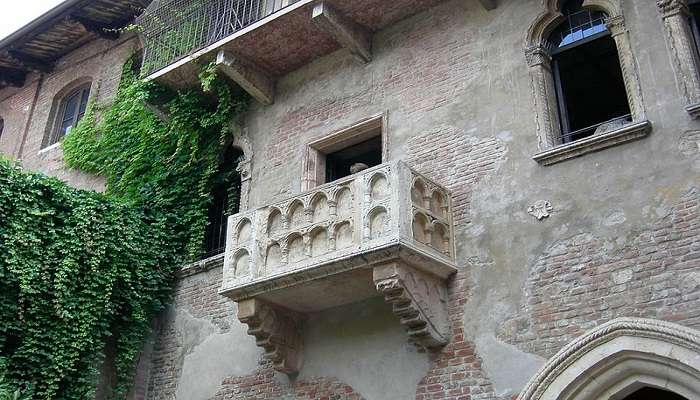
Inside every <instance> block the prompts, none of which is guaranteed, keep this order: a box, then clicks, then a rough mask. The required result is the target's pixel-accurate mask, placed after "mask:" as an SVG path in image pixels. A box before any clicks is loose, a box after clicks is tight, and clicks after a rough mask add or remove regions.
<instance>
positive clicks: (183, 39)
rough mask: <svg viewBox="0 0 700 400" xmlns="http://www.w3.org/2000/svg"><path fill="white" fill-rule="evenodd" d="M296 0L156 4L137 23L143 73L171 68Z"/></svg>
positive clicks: (184, 0)
mask: <svg viewBox="0 0 700 400" xmlns="http://www.w3.org/2000/svg"><path fill="white" fill-rule="evenodd" d="M294 2H296V0H155V1H153V2H152V3H151V5H150V6H149V7H148V8H147V9H146V11H145V12H144V14H143V15H141V16H140V17H139V18H138V20H137V25H138V26H139V29H140V30H141V34H142V37H143V39H144V55H143V67H142V73H143V75H144V76H148V75H151V74H153V73H155V72H157V71H159V70H161V69H163V68H165V67H167V66H168V65H170V64H173V63H174V62H176V61H178V60H180V59H182V58H184V57H186V56H188V55H190V54H192V53H194V52H196V51H197V50H200V49H203V48H205V47H207V46H209V45H211V44H213V43H216V42H217V41H219V40H221V39H224V38H226V37H228V36H230V35H232V34H234V33H235V32H236V31H239V30H241V29H243V28H245V27H247V26H249V25H252V24H254V23H255V22H257V21H259V20H261V19H263V18H265V17H267V16H269V15H272V14H274V13H275V12H277V11H280V10H282V9H283V8H284V7H286V6H288V5H290V4H292V3H294Z"/></svg>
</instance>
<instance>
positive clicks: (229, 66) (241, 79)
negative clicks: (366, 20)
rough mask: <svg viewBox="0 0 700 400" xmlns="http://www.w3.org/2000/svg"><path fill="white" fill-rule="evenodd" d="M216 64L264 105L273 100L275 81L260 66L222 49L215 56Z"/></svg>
mask: <svg viewBox="0 0 700 400" xmlns="http://www.w3.org/2000/svg"><path fill="white" fill-rule="evenodd" d="M216 65H217V67H218V68H219V70H220V71H221V72H223V73H224V74H225V75H226V76H227V77H229V78H230V79H231V80H232V81H234V82H236V83H237V84H238V85H239V86H240V87H242V88H243V90H245V91H246V92H248V93H249V94H250V95H251V96H253V98H254V99H255V100H257V101H259V102H260V103H262V104H264V105H270V104H272V103H274V101H275V81H274V80H273V79H272V78H271V77H269V76H267V74H266V73H265V72H263V71H262V70H261V69H260V68H258V67H256V66H254V65H252V64H251V63H249V62H246V61H243V60H241V59H239V58H237V57H235V56H234V55H233V54H231V53H228V52H226V51H224V50H221V51H219V53H218V54H217V56H216Z"/></svg>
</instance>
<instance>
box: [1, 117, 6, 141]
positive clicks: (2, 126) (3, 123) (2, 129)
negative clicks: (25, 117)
mask: <svg viewBox="0 0 700 400" xmlns="http://www.w3.org/2000/svg"><path fill="white" fill-rule="evenodd" d="M4 130H5V120H4V119H2V118H0V139H2V132H3V131H4Z"/></svg>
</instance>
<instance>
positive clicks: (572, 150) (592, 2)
mask: <svg viewBox="0 0 700 400" xmlns="http://www.w3.org/2000/svg"><path fill="white" fill-rule="evenodd" d="M562 3H563V0H545V1H544V8H545V10H544V11H543V12H542V13H541V14H540V15H539V16H538V17H537V19H536V20H535V22H534V23H533V24H532V25H531V26H530V28H529V30H528V34H527V42H526V43H527V44H526V48H525V58H526V61H527V64H528V66H529V72H530V78H531V83H532V91H533V96H534V106H535V119H536V125H537V128H536V129H537V137H538V147H539V151H538V152H537V153H536V154H535V155H534V156H533V159H534V160H535V161H537V162H539V163H540V164H542V165H545V166H546V165H552V164H555V163H558V162H561V161H565V160H568V159H571V158H574V157H579V156H582V155H584V154H588V153H592V152H594V151H598V150H602V149H605V148H608V147H612V146H616V145H619V144H622V143H626V142H629V141H632V140H637V139H640V138H642V137H645V136H647V135H648V134H649V132H650V131H651V123H650V122H649V121H648V120H647V115H646V110H645V108H644V98H643V95H642V86H641V81H640V78H639V68H638V67H637V62H636V59H635V56H634V53H633V51H632V44H631V42H630V36H629V31H628V30H627V27H626V24H625V18H624V16H623V14H622V7H621V5H620V3H619V1H617V0H585V1H584V3H583V7H584V8H588V9H592V10H598V11H602V12H604V13H606V15H607V16H608V18H607V20H606V25H607V28H608V30H609V31H610V34H611V36H612V38H613V40H614V41H615V45H616V47H617V52H618V58H619V60H620V68H621V70H622V77H623V80H624V84H625V89H626V92H627V100H628V103H629V106H630V112H631V115H632V122H631V123H628V124H626V125H624V126H622V127H620V128H616V129H613V130H611V131H608V132H603V133H600V134H595V135H593V136H589V137H586V138H584V139H580V140H577V141H574V142H570V143H562V132H561V125H560V120H559V110H558V106H557V99H556V86H555V83H554V77H553V73H552V66H551V62H552V56H551V54H550V51H549V49H548V46H547V40H548V38H549V35H550V33H551V32H552V31H553V30H554V29H555V28H556V27H557V26H559V24H560V23H561V22H562V21H563V20H564V16H563V14H562V13H561V11H560V10H561V5H562Z"/></svg>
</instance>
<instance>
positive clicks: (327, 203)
mask: <svg viewBox="0 0 700 400" xmlns="http://www.w3.org/2000/svg"><path fill="white" fill-rule="evenodd" d="M228 232H229V233H228V238H227V247H226V255H225V260H224V277H223V284H222V288H221V291H220V293H221V294H222V295H225V296H227V297H229V298H231V299H233V300H234V301H236V302H238V306H239V311H238V318H239V319H240V320H241V321H242V322H244V323H247V324H248V325H249V327H250V330H249V333H250V334H251V335H253V336H255V337H256V338H257V339H258V344H259V345H260V346H262V347H263V348H265V350H266V353H267V354H268V356H269V357H270V358H271V359H273V361H274V362H275V365H276V367H277V369H278V370H280V371H283V372H287V373H293V372H295V371H298V368H299V367H300V365H299V360H300V357H299V352H300V350H301V340H300V338H299V329H300V326H301V324H302V323H303V320H304V314H306V313H310V312H316V311H320V310H323V309H328V308H332V307H337V306H340V305H343V304H348V303H352V302H357V301H360V300H363V299H367V298H370V297H373V296H381V295H383V296H384V298H385V299H386V301H387V302H388V303H390V304H391V305H392V306H393V310H394V313H395V314H396V315H397V316H398V317H399V319H400V321H401V323H402V324H403V325H404V326H405V327H406V330H407V332H408V336H409V339H410V340H411V341H412V342H414V343H416V344H417V345H419V346H422V347H424V348H435V347H439V346H442V345H444V344H445V343H447V341H448V340H449V323H448V319H447V310H446V306H447V304H446V302H447V295H446V282H447V279H448V278H449V277H450V276H451V275H452V274H453V273H454V272H455V271H456V267H455V247H454V234H453V225H452V205H451V195H450V193H449V192H448V191H447V190H446V189H445V188H444V187H442V186H440V185H439V184H437V183H435V182H433V181H431V180H430V179H428V178H426V177H425V176H423V175H421V174H420V173H418V172H416V171H414V170H412V169H411V168H409V167H408V166H407V165H405V164H403V163H401V162H396V163H390V164H383V165H379V166H377V167H374V168H371V169H368V170H365V171H363V172H361V173H358V174H355V175H352V176H349V177H347V178H344V179H340V180H338V181H335V182H332V183H329V184H325V185H322V186H319V187H317V188H315V189H313V190H311V191H308V192H305V193H301V194H299V195H297V196H294V197H292V198H290V199H287V200H285V201H281V202H279V203H275V204H270V205H267V206H264V207H261V208H257V209H254V210H250V211H247V212H244V213H240V214H237V215H233V216H231V217H230V218H229V221H228Z"/></svg>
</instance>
